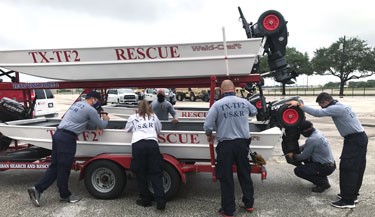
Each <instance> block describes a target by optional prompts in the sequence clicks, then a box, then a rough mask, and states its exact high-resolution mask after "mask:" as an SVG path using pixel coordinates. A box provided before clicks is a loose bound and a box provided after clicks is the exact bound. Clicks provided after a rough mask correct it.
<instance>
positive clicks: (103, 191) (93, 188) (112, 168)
mask: <svg viewBox="0 0 375 217" xmlns="http://www.w3.org/2000/svg"><path fill="white" fill-rule="evenodd" d="M84 181H85V187H86V189H87V191H88V192H89V193H90V194H91V195H92V196H93V197H95V198H97V199H115V198H117V197H119V196H120V195H121V194H122V192H123V191H124V189H125V186H126V181H127V180H126V174H125V171H124V168H122V167H121V166H120V165H118V164H116V163H114V162H112V161H109V160H98V161H94V162H92V163H90V164H89V165H88V166H87V168H86V169H85V179H84Z"/></svg>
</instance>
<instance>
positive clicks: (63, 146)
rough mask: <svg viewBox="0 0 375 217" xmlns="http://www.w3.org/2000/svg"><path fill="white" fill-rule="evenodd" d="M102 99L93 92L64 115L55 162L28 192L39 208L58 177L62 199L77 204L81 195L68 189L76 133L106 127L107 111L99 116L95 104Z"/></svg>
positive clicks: (56, 140) (56, 137) (55, 139)
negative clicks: (45, 193)
mask: <svg viewBox="0 0 375 217" xmlns="http://www.w3.org/2000/svg"><path fill="white" fill-rule="evenodd" d="M99 100H100V94H99V93H98V92H95V91H91V92H89V93H88V94H87V95H86V100H85V101H79V102H76V103H74V104H73V105H72V106H71V107H70V108H69V110H68V111H67V112H66V114H65V115H64V118H63V119H62V120H61V122H60V124H59V126H58V127H57V130H56V132H55V134H54V135H53V136H52V154H51V157H52V163H51V165H50V166H49V168H48V169H47V171H46V172H45V173H44V176H43V177H42V179H41V180H40V181H39V182H38V183H37V184H35V185H34V186H33V187H31V188H29V189H28V190H27V191H28V193H29V196H30V200H31V202H32V203H33V204H34V205H35V206H37V207H39V206H40V196H41V194H42V193H43V191H45V190H47V188H48V187H49V186H51V185H52V184H53V182H54V181H55V180H56V179H57V187H58V189H59V193H60V201H62V202H68V203H76V202H78V201H80V200H81V197H79V196H77V195H74V194H72V193H71V192H70V191H69V187H68V181H69V176H70V170H71V168H72V164H73V161H74V155H75V153H76V147H77V136H78V135H79V134H81V133H82V132H83V131H85V130H86V129H90V130H94V129H100V130H102V129H104V128H105V127H106V126H107V124H108V120H109V117H108V115H106V114H103V115H102V118H103V120H101V119H100V117H99V115H98V113H97V111H96V110H95V108H94V107H93V106H94V105H95V104H97V103H98V102H99Z"/></svg>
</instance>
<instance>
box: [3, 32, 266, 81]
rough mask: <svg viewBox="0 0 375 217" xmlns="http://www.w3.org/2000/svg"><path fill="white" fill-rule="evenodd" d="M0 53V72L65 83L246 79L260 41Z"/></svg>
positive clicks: (259, 47) (258, 39)
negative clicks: (13, 72)
mask: <svg viewBox="0 0 375 217" xmlns="http://www.w3.org/2000/svg"><path fill="white" fill-rule="evenodd" d="M226 45H227V46H226V49H225V47H224V43H223V42H202V43H185V44H163V45H146V46H144V45H143V46H119V47H97V48H64V49H37V50H10V51H0V67H2V68H5V69H9V70H14V71H17V72H21V73H24V74H28V75H33V76H37V77H43V78H49V79H57V80H65V81H99V80H100V81H104V80H140V79H160V78H193V77H209V76H211V75H216V76H234V75H248V74H250V71H251V69H252V66H253V64H254V61H255V58H256V56H257V55H258V54H259V51H260V50H261V38H253V39H246V40H239V41H227V42H226Z"/></svg>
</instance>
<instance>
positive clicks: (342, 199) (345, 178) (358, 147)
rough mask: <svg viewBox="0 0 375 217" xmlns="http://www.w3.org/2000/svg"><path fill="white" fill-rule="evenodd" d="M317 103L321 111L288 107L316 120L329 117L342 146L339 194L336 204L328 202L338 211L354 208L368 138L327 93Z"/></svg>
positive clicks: (350, 114) (346, 108)
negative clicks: (342, 139) (341, 141)
mask: <svg viewBox="0 0 375 217" xmlns="http://www.w3.org/2000/svg"><path fill="white" fill-rule="evenodd" d="M316 102H317V103H318V104H319V106H320V107H321V109H315V108H313V107H310V106H307V105H304V103H303V102H298V101H291V102H289V103H290V105H291V106H299V107H300V108H301V109H302V110H303V111H305V112H307V113H308V114H310V115H312V116H315V117H324V116H329V117H332V120H333V122H334V123H335V125H336V128H337V130H338V131H339V133H340V135H341V136H342V137H344V145H343V149H342V152H341V157H340V166H339V168H340V193H339V194H338V195H337V196H338V198H339V200H337V201H333V202H331V205H332V206H334V207H337V208H351V209H352V208H354V207H355V203H356V202H358V195H359V190H360V188H361V186H362V181H363V174H364V172H365V168H366V153H367V144H368V137H367V135H366V133H365V130H364V128H363V126H362V124H361V123H360V121H359V120H358V118H357V115H356V114H355V113H354V112H353V111H352V109H351V108H350V106H348V105H345V104H342V103H340V102H339V101H337V100H335V99H333V97H332V96H331V95H330V94H328V93H326V92H322V93H320V94H319V95H318V96H317V98H316Z"/></svg>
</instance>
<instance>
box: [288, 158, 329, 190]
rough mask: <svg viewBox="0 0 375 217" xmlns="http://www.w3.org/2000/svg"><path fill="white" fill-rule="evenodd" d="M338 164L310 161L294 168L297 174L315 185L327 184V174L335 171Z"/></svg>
mask: <svg viewBox="0 0 375 217" xmlns="http://www.w3.org/2000/svg"><path fill="white" fill-rule="evenodd" d="M335 169H336V165H334V164H332V165H328V164H321V163H317V162H310V163H306V164H304V165H299V166H297V167H296V168H295V169H294V173H295V174H296V176H298V177H300V178H302V179H306V180H307V181H310V182H312V183H313V184H315V185H321V186H327V185H329V181H328V178H327V176H329V175H331V174H332V173H333V171H335Z"/></svg>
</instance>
